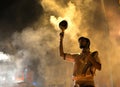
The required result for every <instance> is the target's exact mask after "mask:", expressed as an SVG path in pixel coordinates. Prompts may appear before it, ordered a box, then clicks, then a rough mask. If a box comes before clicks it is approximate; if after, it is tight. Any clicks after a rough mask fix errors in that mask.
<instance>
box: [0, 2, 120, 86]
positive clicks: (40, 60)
mask: <svg viewBox="0 0 120 87" xmlns="http://www.w3.org/2000/svg"><path fill="white" fill-rule="evenodd" d="M13 2H14V3H13ZM13 2H11V3H12V4H6V5H8V6H6V8H5V7H4V6H3V7H4V9H2V10H1V12H2V14H1V16H0V18H1V19H2V20H1V21H0V24H1V25H0V28H1V30H0V31H1V33H0V34H1V38H0V39H1V42H0V46H1V48H0V50H1V51H4V52H5V53H9V54H11V55H13V60H14V61H15V66H16V68H17V70H22V69H24V68H25V67H26V66H29V68H30V69H31V70H32V71H34V77H35V78H34V81H35V82H36V83H37V87H54V86H57V87H59V86H61V87H71V86H72V85H73V81H72V80H71V75H72V69H73V65H72V64H71V63H68V62H64V61H63V60H62V59H61V58H60V56H59V50H58V48H59V47H58V46H59V33H60V32H61V30H60V29H59V27H58V25H59V22H60V21H62V20H67V22H68V28H67V29H66V30H65V37H64V50H65V52H68V53H73V52H74V53H79V52H80V50H79V48H78V47H79V46H78V42H77V41H78V40H77V39H78V38H79V37H80V36H86V37H88V38H90V40H91V51H95V50H98V52H99V56H100V59H101V63H102V71H100V72H97V73H96V76H95V83H96V86H97V87H102V86H105V87H113V85H116V87H118V86H117V84H118V83H117V82H116V81H117V80H118V81H119V74H118V73H117V72H119V68H118V66H119V64H120V62H119V61H118V60H119V59H118V58H119V49H120V48H119V32H118V31H119V25H118V23H119V20H118V18H119V14H118V13H119V12H118V10H109V8H113V7H112V4H111V3H110V2H112V0H111V1H110V2H109V4H108V5H106V1H103V0H100V1H95V0H76V1H75V0H71V1H70V0H60V1H57V0H40V1H39V0H21V1H18V2H17V1H15V0H14V1H13ZM115 5H116V4H115ZM8 13H10V14H8ZM110 18H111V19H110ZM2 31H3V32H5V34H3V32H2ZM115 48H116V49H115ZM114 67H116V68H115V69H114ZM103 77H104V80H103ZM105 82H106V83H105Z"/></svg>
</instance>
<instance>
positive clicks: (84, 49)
mask: <svg viewBox="0 0 120 87" xmlns="http://www.w3.org/2000/svg"><path fill="white" fill-rule="evenodd" d="M82 53H90V48H83V49H82Z"/></svg>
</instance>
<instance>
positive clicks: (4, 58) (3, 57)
mask: <svg viewBox="0 0 120 87" xmlns="http://www.w3.org/2000/svg"><path fill="white" fill-rule="evenodd" d="M1 60H2V61H10V55H8V54H4V53H3V52H0V61H1Z"/></svg>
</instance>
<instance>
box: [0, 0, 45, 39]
mask: <svg viewBox="0 0 120 87" xmlns="http://www.w3.org/2000/svg"><path fill="white" fill-rule="evenodd" d="M38 1H39V3H40V0H0V40H1V39H2V40H3V38H4V39H5V38H7V37H10V36H11V35H12V34H13V33H14V32H16V31H18V32H20V31H22V30H23V29H24V28H25V27H26V26H29V25H32V24H33V23H34V22H35V21H37V20H38V19H39V17H40V16H41V15H42V14H43V8H42V6H41V5H40V4H39V3H38Z"/></svg>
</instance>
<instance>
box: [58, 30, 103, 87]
mask: <svg viewBox="0 0 120 87" xmlns="http://www.w3.org/2000/svg"><path fill="white" fill-rule="evenodd" d="M63 38H64V32H61V33H60V46H59V50H60V56H61V57H63V59H64V60H67V61H70V62H72V63H74V69H73V81H74V87H95V84H94V75H95V71H96V69H97V70H101V63H100V60H99V57H98V52H97V51H94V52H90V48H89V47H90V40H89V39H88V38H86V37H80V38H79V39H78V42H79V48H80V49H82V52H81V53H80V54H70V53H64V50H63Z"/></svg>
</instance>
